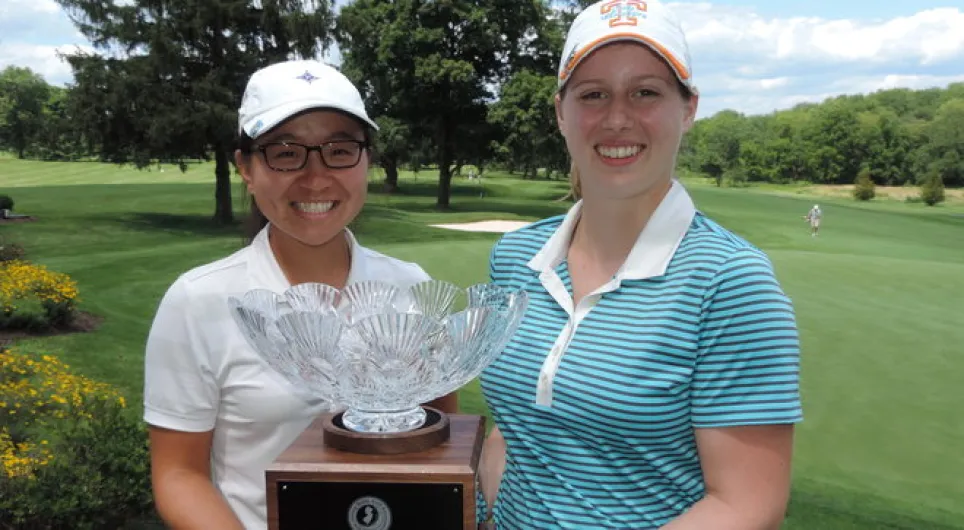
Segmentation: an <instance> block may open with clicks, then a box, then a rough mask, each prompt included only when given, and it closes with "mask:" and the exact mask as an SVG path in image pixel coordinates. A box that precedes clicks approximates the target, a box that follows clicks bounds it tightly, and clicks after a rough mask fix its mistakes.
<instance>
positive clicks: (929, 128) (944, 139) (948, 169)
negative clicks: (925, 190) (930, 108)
mask: <svg viewBox="0 0 964 530" xmlns="http://www.w3.org/2000/svg"><path fill="white" fill-rule="evenodd" d="M923 134H924V137H925V141H924V145H922V147H921V152H920V154H919V160H918V166H919V167H920V169H919V171H920V172H921V173H924V174H925V175H927V174H928V173H930V172H931V170H936V171H937V172H938V173H940V176H941V178H942V180H943V182H944V183H945V184H947V185H950V186H964V98H959V99H958V98H955V99H951V100H948V101H947V102H946V103H944V104H943V105H941V106H940V107H939V108H938V110H937V114H936V115H935V116H934V119H933V120H932V121H930V122H929V123H928V124H927V125H926V126H925V127H924V130H923Z"/></svg>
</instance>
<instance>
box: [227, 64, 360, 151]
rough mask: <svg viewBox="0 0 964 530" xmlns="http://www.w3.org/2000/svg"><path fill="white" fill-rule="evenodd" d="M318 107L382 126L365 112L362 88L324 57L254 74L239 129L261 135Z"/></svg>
mask: <svg viewBox="0 0 964 530" xmlns="http://www.w3.org/2000/svg"><path fill="white" fill-rule="evenodd" d="M315 108H326V109H337V110H340V111H343V112H347V113H348V114H350V115H352V116H354V117H356V118H358V119H359V120H361V121H363V122H365V123H366V124H368V125H370V126H371V127H372V128H374V129H375V130H376V131H377V130H378V125H376V124H375V122H374V121H373V120H372V119H371V118H369V117H368V113H367V112H365V103H364V102H363V101H362V98H361V94H359V93H358V89H357V88H355V85H353V84H352V82H351V81H349V80H348V78H347V77H345V75H344V74H342V73H341V72H339V71H338V70H336V69H335V68H333V67H331V66H329V65H327V64H325V63H323V62H320V61H312V60H294V61H285V62H281V63H275V64H272V65H270V66H266V67H264V68H262V69H260V70H258V71H256V72H255V73H254V74H252V75H251V79H249V80H248V85H247V87H245V89H244V98H243V99H242V100H241V108H240V109H238V133H239V134H240V133H245V134H247V135H248V136H250V137H251V138H257V137H258V135H260V134H262V133H264V132H266V131H268V130H270V129H272V128H273V127H275V126H276V125H278V124H279V123H281V122H283V121H285V120H287V119H288V118H290V117H292V116H294V115H295V114H298V113H299V112H302V111H305V110H308V109H315Z"/></svg>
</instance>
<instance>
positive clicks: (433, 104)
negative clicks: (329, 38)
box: [336, 0, 556, 208]
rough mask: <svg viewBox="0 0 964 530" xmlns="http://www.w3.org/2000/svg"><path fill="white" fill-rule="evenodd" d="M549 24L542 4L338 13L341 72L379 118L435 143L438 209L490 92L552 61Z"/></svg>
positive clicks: (393, 0)
mask: <svg viewBox="0 0 964 530" xmlns="http://www.w3.org/2000/svg"><path fill="white" fill-rule="evenodd" d="M548 20H550V17H549V16H548V6H547V4H546V2H544V1H543V0H522V1H518V0H517V1H513V2H507V1H505V0H478V1H475V0H473V1H469V0H446V1H444V2H443V1H423V0H356V1H355V2H352V3H350V4H348V5H346V6H345V7H344V8H342V10H341V13H340V15H339V17H338V24H337V28H338V30H337V35H336V38H337V40H338V44H339V49H340V50H341V52H342V55H343V58H344V62H343V65H344V69H345V72H346V74H347V75H349V77H350V78H352V79H353V80H355V81H356V83H358V84H359V85H360V86H361V88H362V92H363V94H364V95H365V97H366V98H367V99H368V100H369V101H372V102H373V105H374V106H375V108H376V109H377V110H378V112H377V114H379V115H384V116H390V117H391V118H393V119H396V120H399V121H401V122H404V123H406V124H407V125H408V126H409V129H410V131H411V137H413V138H415V137H419V138H430V139H431V140H432V141H433V142H434V144H435V145H434V150H435V152H434V159H435V162H436V164H437V166H438V170H439V187H438V198H437V203H436V204H437V206H438V207H439V208H447V207H448V206H449V197H450V191H451V181H452V171H451V168H452V166H453V165H456V164H458V162H459V161H460V160H465V159H466V158H467V156H463V155H461V154H460V150H461V149H463V148H464V146H465V143H461V144H460V142H459V141H458V140H459V137H460V131H464V130H466V128H468V127H476V126H482V125H484V123H485V120H486V109H487V103H488V102H489V101H490V100H492V99H493V98H494V96H495V94H494V88H495V87H498V86H499V85H501V84H502V83H503V82H504V81H505V80H506V79H507V78H508V77H509V75H510V74H511V73H512V71H513V68H514V67H515V66H516V65H518V64H520V63H526V64H530V65H532V64H541V63H545V64H546V65H548V64H550V63H552V62H553V60H554V59H555V56H554V55H553V54H552V53H549V52H547V51H546V52H544V51H545V50H549V49H550V48H549V46H548V43H547V41H546V39H545V37H544V35H546V34H547V32H545V31H542V29H543V28H544V27H545V26H546V25H547V24H548V22H547V21H548ZM373 35H378V38H372V36H373ZM552 44H556V43H555V42H553V43H552ZM547 67H548V66H540V67H539V68H547Z"/></svg>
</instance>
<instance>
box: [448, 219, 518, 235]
mask: <svg viewBox="0 0 964 530" xmlns="http://www.w3.org/2000/svg"><path fill="white" fill-rule="evenodd" d="M530 223H531V221H497V220H494V221H476V222H474V223H457V224H442V225H431V226H434V227H435V228H445V229H448V230H461V231H463V232H495V233H499V234H502V233H505V232H511V231H513V230H517V229H519V228H522V227H523V226H525V225H527V224H530Z"/></svg>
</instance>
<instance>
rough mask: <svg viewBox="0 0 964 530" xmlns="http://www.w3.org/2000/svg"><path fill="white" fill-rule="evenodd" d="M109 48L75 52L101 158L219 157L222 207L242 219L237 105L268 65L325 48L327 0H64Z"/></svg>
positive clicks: (224, 214) (81, 116)
mask: <svg viewBox="0 0 964 530" xmlns="http://www.w3.org/2000/svg"><path fill="white" fill-rule="evenodd" d="M57 3H59V4H60V5H61V6H62V7H63V8H64V9H65V10H66V11H67V13H68V15H69V16H70V18H71V19H72V20H73V22H74V24H75V25H76V26H77V27H78V29H79V30H80V31H81V33H82V34H83V35H84V36H85V37H87V38H88V39H89V40H90V41H91V42H92V43H93V45H94V47H95V48H96V49H97V50H99V51H100V52H102V53H103V55H96V54H85V53H76V54H70V55H67V56H66V58H67V60H68V61H69V62H70V65H71V67H72V68H73V70H74V78H75V80H76V86H75V87H74V88H73V89H72V92H73V94H72V98H71V99H72V105H73V109H74V110H73V116H74V119H75V120H77V121H78V123H79V124H80V125H81V127H82V129H83V130H84V133H85V134H86V135H87V136H88V138H89V140H90V142H91V143H92V144H93V145H94V146H96V148H97V149H98V150H99V152H100V154H101V157H102V158H103V159H105V160H110V161H113V162H117V163H133V164H135V165H136V166H137V167H145V166H147V165H149V164H151V163H153V162H154V161H156V160H164V161H173V162H177V163H180V164H181V167H182V168H184V167H185V163H186V161H187V160H190V159H197V158H200V159H208V158H209V157H210V155H211V154H213V156H214V160H215V171H214V172H215V213H214V219H215V221H217V222H220V223H228V222H231V221H232V220H233V213H232V207H231V188H230V176H231V169H230V168H231V160H232V157H231V155H232V151H233V145H234V139H235V137H236V131H237V108H238V106H239V105H240V102H241V93H242V92H243V90H244V85H245V83H246V81H247V78H248V77H249V76H250V75H251V73H253V72H254V70H256V69H257V68H258V67H260V66H264V65H266V64H269V63H272V62H276V61H279V60H283V59H287V58H290V57H292V56H301V57H312V56H314V55H316V54H317V53H318V52H319V51H320V50H323V49H325V47H326V46H327V43H328V41H329V32H330V28H331V26H332V23H333V15H332V12H331V5H330V2H328V1H327V0H262V1H257V0H210V1H205V2H196V1H193V0H168V1H165V2H157V1H154V0H131V1H129V2H124V3H117V2H103V1H101V0H57Z"/></svg>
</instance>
